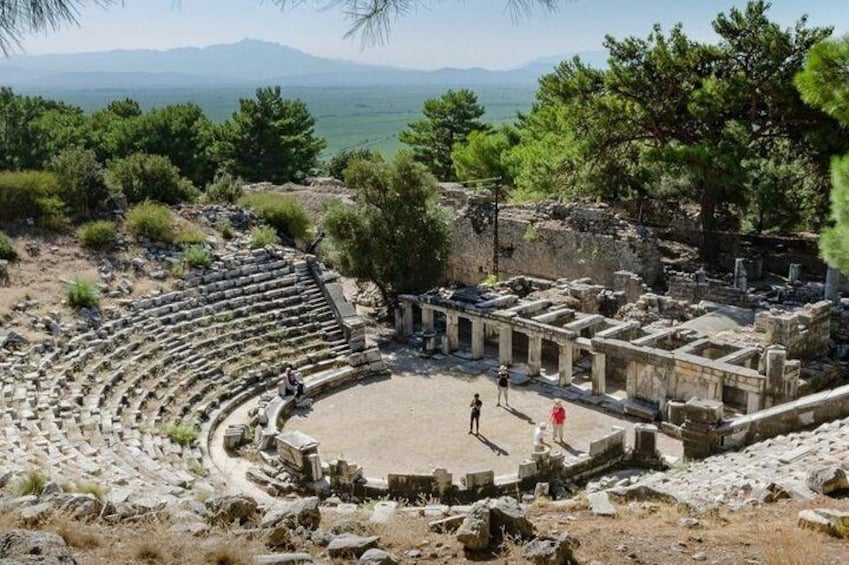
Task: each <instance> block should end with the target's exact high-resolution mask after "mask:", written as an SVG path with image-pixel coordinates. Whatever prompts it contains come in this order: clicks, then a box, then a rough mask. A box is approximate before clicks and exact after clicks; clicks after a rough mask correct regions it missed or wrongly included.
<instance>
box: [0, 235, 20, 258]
mask: <svg viewBox="0 0 849 565" xmlns="http://www.w3.org/2000/svg"><path fill="white" fill-rule="evenodd" d="M17 258H18V252H17V251H15V246H14V244H13V243H12V240H11V239H9V236H8V235H6V234H5V233H3V232H1V231H0V259H5V260H6V261H15V260H16V259H17Z"/></svg>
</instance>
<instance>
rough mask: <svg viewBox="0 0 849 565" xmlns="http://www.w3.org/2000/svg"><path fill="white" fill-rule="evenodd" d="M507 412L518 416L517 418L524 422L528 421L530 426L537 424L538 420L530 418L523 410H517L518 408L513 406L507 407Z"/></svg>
mask: <svg viewBox="0 0 849 565" xmlns="http://www.w3.org/2000/svg"><path fill="white" fill-rule="evenodd" d="M505 410H507V411H508V412H510V413H511V414H513V415H514V416H516V417H517V418H521V419H522V420H524V421H526V422H527V423H529V424H536V420H534V419H533V418H531V417H530V416H528V415H527V414H525V413H524V412H522V411H521V410H517V409H516V408H513V407H512V406H506V407H505Z"/></svg>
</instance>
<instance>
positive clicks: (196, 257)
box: [183, 245, 212, 269]
mask: <svg viewBox="0 0 849 565" xmlns="http://www.w3.org/2000/svg"><path fill="white" fill-rule="evenodd" d="M183 261H184V262H185V263H186V264H187V265H188V266H189V267H192V268H196V267H202V268H204V269H206V268H207V267H209V266H210V265H211V264H212V256H211V255H210V254H209V251H208V250H207V249H206V248H205V247H202V246H200V245H193V246H191V247H188V248H186V250H185V251H183Z"/></svg>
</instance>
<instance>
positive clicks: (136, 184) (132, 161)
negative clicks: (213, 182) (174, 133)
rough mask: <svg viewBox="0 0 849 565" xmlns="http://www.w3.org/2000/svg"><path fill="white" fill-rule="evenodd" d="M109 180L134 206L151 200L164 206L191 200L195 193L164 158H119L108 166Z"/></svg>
mask: <svg viewBox="0 0 849 565" xmlns="http://www.w3.org/2000/svg"><path fill="white" fill-rule="evenodd" d="M109 177H110V179H111V181H112V183H114V184H115V185H116V186H118V187H119V188H120V189H121V191H123V193H124V196H126V197H127V202H129V203H130V204H135V203H137V202H144V201H145V200H154V201H157V202H164V203H166V204H177V203H179V202H186V201H191V200H194V199H195V198H197V195H198V191H197V189H196V188H195V187H194V185H192V183H191V182H190V181H188V180H187V179H184V178H182V177H181V176H180V170H179V169H178V168H177V167H175V166H174V165H173V164H172V163H171V160H170V159H168V157H163V156H162V155H148V154H147V153H134V154H133V155H130V156H129V157H127V158H126V159H119V160H117V161H115V162H113V163H112V165H110V167H109Z"/></svg>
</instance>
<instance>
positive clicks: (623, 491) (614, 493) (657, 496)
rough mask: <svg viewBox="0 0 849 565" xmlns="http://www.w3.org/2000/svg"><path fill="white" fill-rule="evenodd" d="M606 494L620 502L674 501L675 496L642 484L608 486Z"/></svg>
mask: <svg viewBox="0 0 849 565" xmlns="http://www.w3.org/2000/svg"><path fill="white" fill-rule="evenodd" d="M607 494H608V495H610V496H611V497H612V498H614V499H616V500H620V501H622V502H646V501H649V500H654V501H657V502H669V503H673V502H675V497H673V496H671V495H669V494H667V493H665V492H662V491H659V490H657V489H654V488H652V487H650V486H647V485H643V484H638V485H632V486H628V487H614V488H610V489H607Z"/></svg>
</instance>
